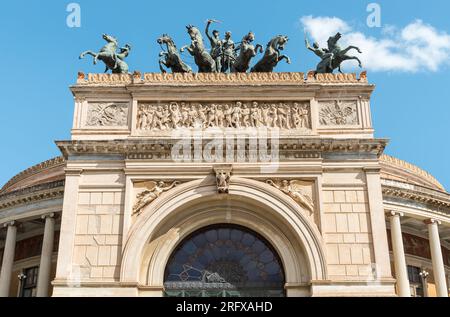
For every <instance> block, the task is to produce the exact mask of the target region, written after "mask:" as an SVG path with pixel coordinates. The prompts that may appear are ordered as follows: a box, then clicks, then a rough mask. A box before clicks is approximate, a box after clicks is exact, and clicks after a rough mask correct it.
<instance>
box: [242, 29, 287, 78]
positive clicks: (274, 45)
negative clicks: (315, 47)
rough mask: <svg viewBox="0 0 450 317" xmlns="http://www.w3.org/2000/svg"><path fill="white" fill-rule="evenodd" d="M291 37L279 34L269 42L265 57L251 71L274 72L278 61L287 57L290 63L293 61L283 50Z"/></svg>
mask: <svg viewBox="0 0 450 317" xmlns="http://www.w3.org/2000/svg"><path fill="white" fill-rule="evenodd" d="M288 40H289V38H288V37H287V36H285V35H277V36H276V37H274V38H273V39H272V40H270V42H269V43H268V44H267V48H266V51H265V52H264V56H263V58H261V60H260V61H259V62H258V63H256V65H255V66H253V67H252V69H251V70H250V71H251V72H256V73H261V72H272V71H273V69H274V68H275V66H277V64H278V62H280V61H281V60H282V59H286V62H287V63H288V64H290V63H291V59H290V58H289V57H288V56H286V55H282V54H281V52H280V51H282V50H283V49H284V47H285V45H286V43H287V42H288Z"/></svg>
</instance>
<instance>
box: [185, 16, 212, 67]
mask: <svg viewBox="0 0 450 317" xmlns="http://www.w3.org/2000/svg"><path fill="white" fill-rule="evenodd" d="M186 28H187V30H188V34H189V36H190V38H191V45H189V46H188V45H186V46H183V47H182V48H181V49H180V52H184V50H185V49H187V51H188V52H189V54H191V55H192V56H194V60H195V64H197V66H198V72H199V73H216V72H217V69H216V62H215V61H214V59H213V58H212V57H211V55H210V54H209V53H208V52H207V51H206V49H205V45H204V44H203V37H202V34H201V33H200V31H199V29H197V28H196V27H195V26H193V25H188V26H186Z"/></svg>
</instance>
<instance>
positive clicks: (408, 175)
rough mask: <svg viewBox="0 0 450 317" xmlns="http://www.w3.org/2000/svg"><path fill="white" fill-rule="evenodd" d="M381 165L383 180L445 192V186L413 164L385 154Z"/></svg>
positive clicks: (381, 159)
mask: <svg viewBox="0 0 450 317" xmlns="http://www.w3.org/2000/svg"><path fill="white" fill-rule="evenodd" d="M380 164H381V178H384V179H389V180H394V181H400V182H404V183H411V184H414V185H420V186H425V187H430V188H432V189H436V190H439V191H444V192H445V188H444V186H442V184H441V183H439V182H438V180H437V179H436V178H434V177H433V176H432V175H431V174H430V173H428V172H426V171H424V170H423V169H421V168H419V167H417V166H415V165H413V164H411V163H408V162H406V161H403V160H400V159H398V158H395V157H392V156H389V155H385V154H384V155H382V156H381V158H380Z"/></svg>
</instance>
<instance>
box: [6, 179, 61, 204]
mask: <svg viewBox="0 0 450 317" xmlns="http://www.w3.org/2000/svg"><path fill="white" fill-rule="evenodd" d="M64 183H65V182H64V181H63V180H59V181H54V182H50V183H45V184H39V185H36V186H31V187H27V188H24V189H19V190H16V191H13V192H10V193H6V194H3V195H0V210H1V209H5V208H10V207H13V206H16V205H22V204H29V203H32V202H37V201H41V200H47V199H52V198H61V197H63V195H64Z"/></svg>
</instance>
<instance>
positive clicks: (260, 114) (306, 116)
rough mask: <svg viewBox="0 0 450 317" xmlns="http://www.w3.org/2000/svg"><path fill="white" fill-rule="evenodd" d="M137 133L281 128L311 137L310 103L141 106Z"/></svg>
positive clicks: (177, 103)
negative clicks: (177, 130)
mask: <svg viewBox="0 0 450 317" xmlns="http://www.w3.org/2000/svg"><path fill="white" fill-rule="evenodd" d="M138 108H139V109H138V115H137V116H138V118H137V126H136V129H137V130H139V131H141V132H142V131H153V132H154V131H167V130H172V129H177V128H196V129H207V128H222V129H227V128H234V129H243V128H260V127H264V128H279V129H281V130H297V132H299V131H302V132H303V134H311V131H310V130H311V108H310V104H309V102H291V101H290V102H257V101H254V102H251V103H244V102H240V101H237V102H232V101H229V102H214V103H212V102H208V103H200V102H170V103H163V104H162V103H157V102H153V103H141V104H139V107H138Z"/></svg>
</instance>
